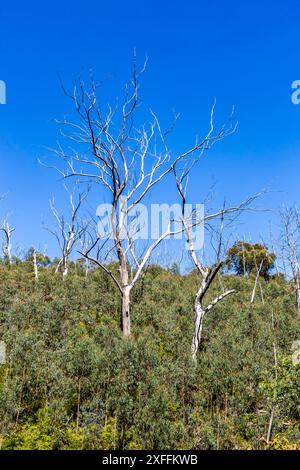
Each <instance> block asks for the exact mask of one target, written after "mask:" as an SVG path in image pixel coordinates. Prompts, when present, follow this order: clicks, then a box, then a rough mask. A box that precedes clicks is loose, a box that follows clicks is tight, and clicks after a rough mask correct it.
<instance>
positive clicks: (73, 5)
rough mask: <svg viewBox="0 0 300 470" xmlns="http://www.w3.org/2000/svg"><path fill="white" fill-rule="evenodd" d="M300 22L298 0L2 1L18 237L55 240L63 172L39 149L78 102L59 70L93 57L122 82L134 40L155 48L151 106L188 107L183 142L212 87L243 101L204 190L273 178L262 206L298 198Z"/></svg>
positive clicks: (203, 171) (2, 113)
mask: <svg viewBox="0 0 300 470" xmlns="http://www.w3.org/2000/svg"><path fill="white" fill-rule="evenodd" d="M299 27H300V2H299V0H285V1H280V2H279V1H278V2H274V1H269V0H261V1H257V0H251V1H250V0H249V1H241V0H239V1H238V0H226V1H221V0H211V1H209V2H207V1H201V0H197V1H196V0H186V1H184V2H182V1H177V0H173V1H166V0H160V1H157V0H154V1H151V2H142V1H136V0H135V1H133V0H127V1H126V2H124V1H122V2H121V1H120V0H117V1H114V2H113V1H111V2H104V1H102V0H98V1H96V0H93V1H91V0H85V1H84V2H81V1H76V2H74V1H66V0H60V1H57V0H52V1H51V2H47V1H44V2H40V1H32V0H28V1H26V2H23V1H22V2H21V1H16V0H10V1H9V2H8V1H7V2H1V6H0V53H1V55H0V59H1V60H0V80H4V81H5V82H6V84H7V104H6V105H5V106H0V129H1V131H0V158H1V171H0V193H3V192H8V193H9V195H8V197H7V200H6V202H5V203H4V204H1V207H0V215H3V214H4V213H5V212H8V211H11V212H12V215H11V221H12V223H13V224H14V226H15V227H16V235H15V240H16V243H17V244H18V245H19V246H20V247H28V246H30V245H32V244H35V245H37V246H40V247H41V248H43V247H44V244H45V243H48V242H49V246H50V252H51V249H52V248H51V243H50V238H49V235H48V234H47V233H46V232H45V231H43V229H42V227H41V220H42V219H43V218H44V219H45V220H48V217H49V215H48V213H49V209H48V199H49V197H50V196H51V195H52V194H53V193H54V194H55V193H56V192H57V191H58V188H59V187H60V183H59V181H58V177H57V175H56V174H55V173H53V172H51V171H50V170H46V169H45V168H42V167H40V166H39V165H38V164H37V162H36V160H37V158H38V157H43V155H45V151H44V150H43V146H51V145H53V144H54V142H55V139H56V137H57V131H58V129H57V127H56V126H55V124H53V122H52V120H53V119H54V118H57V117H62V116H63V115H64V113H66V112H68V111H69V110H70V103H69V102H68V100H67V99H66V98H65V97H64V96H63V94H62V92H61V89H60V86H59V82H58V78H57V74H58V73H59V74H61V76H62V77H63V79H64V81H65V83H66V84H67V85H71V84H72V82H73V81H74V80H75V79H76V78H77V76H78V75H80V74H81V73H85V72H86V71H87V70H88V69H89V68H90V67H92V68H93V70H94V75H95V76H96V77H97V78H99V79H102V78H106V77H108V76H110V77H112V82H114V85H115V86H116V88H117V87H118V85H119V84H121V83H123V82H124V81H126V80H127V78H128V77H129V74H130V66H131V55H132V50H133V48H134V47H136V48H137V53H138V56H139V57H141V58H143V57H144V55H145V54H147V56H148V57H149V66H148V70H147V73H146V74H145V75H144V78H143V97H144V101H145V105H146V106H151V107H152V108H153V109H154V110H155V111H156V113H157V114H158V115H159V116H160V118H161V120H162V121H163V122H166V123H167V122H168V119H169V117H170V116H171V112H172V109H173V108H175V109H176V110H177V111H179V112H180V113H181V118H180V122H179V124H178V127H177V130H176V132H175V134H174V140H173V143H172V145H173V147H174V149H176V148H177V147H178V148H181V147H182V146H184V145H185V144H188V143H189V142H191V141H193V139H194V135H195V134H196V133H198V134H199V133H200V132H201V130H203V131H205V130H206V128H207V123H208V115H209V110H210V106H211V104H212V102H213V99H214V97H216V99H217V116H218V117H219V118H220V119H222V118H224V117H226V115H227V113H228V112H229V110H230V108H231V105H233V104H234V105H235V108H236V116H237V118H238V120H239V128H238V130H237V132H236V134H235V135H234V136H231V137H230V138H229V139H228V140H226V141H225V142H223V143H221V144H220V145H218V146H217V147H215V149H214V150H213V152H212V153H210V155H208V156H207V158H206V159H205V160H203V162H202V164H201V165H200V166H199V167H198V169H197V172H196V174H195V176H194V182H193V191H194V193H193V198H194V200H195V199H197V200H199V199H201V198H202V197H203V196H205V193H206V191H207V190H208V188H209V187H210V186H211V185H212V184H213V183H216V192H217V195H216V197H217V198H218V197H222V196H226V197H227V199H228V200H232V201H238V200H240V199H241V198H243V197H245V196H247V195H248V194H250V193H253V192H255V191H257V190H259V189H261V188H263V187H265V186H267V185H268V186H270V187H271V188H272V189H273V190H274V191H275V192H274V193H273V194H272V195H271V196H270V195H269V196H267V197H266V198H265V201H264V202H263V203H261V205H264V206H265V207H271V208H275V207H277V206H278V205H279V204H280V203H281V202H286V203H294V202H297V201H298V202H299V182H298V180H299V174H300V158H299V150H300V105H299V106H295V105H293V104H292V103H291V83H292V82H293V81H294V80H296V79H300V60H299V59H300V48H299ZM109 86H110V85H109ZM100 202H101V201H100ZM269 218H271V215H270V217H269V215H266V214H264V215H261V216H259V215H258V216H257V217H255V218H253V217H250V219H249V221H248V225H249V224H250V225H249V226H245V227H244V228H243V229H241V230H243V231H244V232H247V233H248V232H251V233H252V237H253V238H255V237H257V236H258V233H259V232H260V231H261V232H263V233H266V232H267V231H268V228H267V220H268V219H269ZM246 225H247V223H246Z"/></svg>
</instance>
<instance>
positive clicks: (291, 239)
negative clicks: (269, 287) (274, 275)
mask: <svg viewBox="0 0 300 470" xmlns="http://www.w3.org/2000/svg"><path fill="white" fill-rule="evenodd" d="M280 218H281V251H282V258H283V259H282V261H283V263H284V268H285V269H284V270H285V273H286V276H288V277H289V278H290V279H291V280H292V283H293V287H294V291H295V296H296V306H297V310H298V315H299V316H300V269H299V259H300V214H299V210H298V209H297V207H286V206H283V207H282V208H281V211H280Z"/></svg>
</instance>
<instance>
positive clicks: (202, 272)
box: [174, 161, 259, 360]
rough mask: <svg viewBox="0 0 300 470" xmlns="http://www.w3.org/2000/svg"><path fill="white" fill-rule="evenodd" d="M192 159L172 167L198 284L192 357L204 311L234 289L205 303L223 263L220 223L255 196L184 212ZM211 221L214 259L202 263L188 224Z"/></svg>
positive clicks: (196, 351)
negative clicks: (203, 210)
mask: <svg viewBox="0 0 300 470" xmlns="http://www.w3.org/2000/svg"><path fill="white" fill-rule="evenodd" d="M195 163H196V161H192V162H190V163H188V164H187V165H186V166H185V167H184V168H183V169H181V170H179V171H177V170H176V168H175V169H174V175H175V180H176V186H177V190H178V194H179V196H180V199H181V206H182V211H181V222H182V225H183V230H184V233H185V237H186V241H187V245H188V250H189V254H190V257H191V259H192V262H193V264H194V266H195V268H196V272H197V274H198V275H199V288H198V290H197V292H196V294H195V299H194V315H195V317H194V318H195V320H194V333H193V339H192V348H191V349H192V358H193V359H194V360H195V359H196V355H197V353H198V350H199V346H200V343H201V339H202V330H203V320H204V318H205V316H206V314H207V313H208V312H210V311H211V310H212V309H213V308H214V307H215V306H216V305H217V304H218V303H219V302H221V301H223V300H224V299H225V298H226V297H228V296H229V295H231V294H234V293H235V289H227V290H226V289H223V292H222V293H220V294H219V295H218V296H216V297H215V298H214V299H213V300H211V301H210V302H208V303H205V299H206V297H207V293H208V291H209V290H210V288H211V286H212V284H213V281H214V280H215V278H216V277H217V275H218V274H219V273H220V270H221V269H222V267H223V266H224V264H225V260H223V259H222V244H223V230H224V223H228V224H230V223H231V222H232V220H235V219H236V218H237V216H238V215H239V214H240V213H241V212H243V211H245V210H249V209H250V208H251V204H252V202H253V201H254V200H255V199H256V198H257V197H258V196H259V194H256V195H254V196H251V197H249V198H247V199H246V200H245V201H243V202H241V203H240V204H238V205H236V206H233V207H226V206H225V204H224V205H223V207H222V209H221V210H219V211H216V212H214V213H207V214H204V215H199V214H197V212H188V211H187V210H186V208H187V204H186V192H187V186H188V179H189V175H190V170H191V168H192V167H193V166H194V165H195ZM215 221H220V227H219V230H218V233H217V230H216V229H215V228H214V229H213V233H214V234H216V233H217V235H218V237H217V238H218V243H217V248H216V260H215V262H214V263H213V264H212V266H206V265H205V264H204V263H203V261H202V259H201V254H200V253H199V250H197V249H196V248H195V244H194V241H193V236H192V233H191V232H192V228H193V227H194V226H195V225H199V224H203V225H206V226H207V227H206V228H208V229H211V228H212V227H211V225H212V224H213V222H215Z"/></svg>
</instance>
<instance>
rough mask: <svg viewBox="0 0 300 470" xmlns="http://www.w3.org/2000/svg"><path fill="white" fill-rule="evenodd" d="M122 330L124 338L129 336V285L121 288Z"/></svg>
mask: <svg viewBox="0 0 300 470" xmlns="http://www.w3.org/2000/svg"><path fill="white" fill-rule="evenodd" d="M122 332H123V337H124V338H125V339H127V338H130V335H131V325H130V287H129V286H126V287H124V289H123V290H122Z"/></svg>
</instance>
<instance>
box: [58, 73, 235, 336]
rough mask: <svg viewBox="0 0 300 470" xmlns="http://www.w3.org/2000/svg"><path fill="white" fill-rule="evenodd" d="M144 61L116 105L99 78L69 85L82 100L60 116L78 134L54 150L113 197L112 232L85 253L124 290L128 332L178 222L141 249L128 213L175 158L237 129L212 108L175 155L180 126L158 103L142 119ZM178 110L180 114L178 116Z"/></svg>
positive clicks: (70, 173) (67, 173)
mask: <svg viewBox="0 0 300 470" xmlns="http://www.w3.org/2000/svg"><path fill="white" fill-rule="evenodd" d="M145 66H146V64H144V66H143V67H142V69H141V70H140V71H137V68H136V66H135V64H134V67H133V75H132V79H131V82H130V84H129V85H126V86H125V91H124V98H123V100H122V103H121V104H119V103H118V102H117V103H116V105H115V106H113V107H111V106H108V107H107V108H104V107H103V106H102V105H101V104H100V99H99V97H98V87H97V85H96V83H95V82H94V81H93V80H91V82H90V85H89V86H88V87H86V85H85V83H84V82H83V81H82V80H80V81H79V84H78V86H77V87H75V88H74V91H73V93H72V94H68V93H67V92H66V91H65V93H66V94H67V95H68V96H69V98H71V100H72V102H73V104H74V106H75V111H76V115H77V119H76V120H75V121H70V120H68V119H64V120H63V121H59V123H60V125H61V126H62V134H63V136H64V137H67V138H68V139H69V140H70V141H71V142H72V150H65V149H64V148H63V147H62V146H59V148H58V149H56V150H55V154H56V155H57V156H58V157H59V158H60V159H62V160H63V161H64V162H65V164H66V166H65V168H64V169H60V168H56V169H57V170H58V171H59V173H60V174H61V175H62V176H63V177H64V178H65V179H69V178H72V177H73V178H76V179H80V180H81V181H84V182H89V183H94V186H95V187H96V188H99V192H98V194H99V195H100V196H101V198H102V200H103V198H106V200H109V201H110V203H111V207H112V210H111V213H110V222H111V223H110V226H111V227H110V228H111V233H110V234H109V235H108V233H107V234H106V235H107V237H106V239H105V235H104V234H103V233H102V234H101V236H97V237H95V240H93V242H92V243H91V244H90V248H89V249H88V250H86V252H84V253H82V254H83V256H84V257H86V259H88V260H89V261H91V262H92V263H94V264H95V265H97V266H99V267H100V268H101V269H103V271H105V273H107V275H109V276H110V277H111V279H112V280H113V282H114V284H115V285H116V287H117V289H118V291H119V293H120V296H121V318H122V331H123V335H124V337H125V338H128V337H130V334H131V318H130V302H131V292H132V289H133V288H134V286H135V285H136V283H137V281H138V280H139V279H140V277H141V275H142V273H143V272H144V269H145V267H146V265H147V263H148V262H149V260H150V257H151V255H152V253H153V251H154V250H155V249H156V247H157V246H158V245H159V244H160V243H161V242H162V241H163V240H165V239H166V238H167V237H169V236H170V235H171V234H172V229H171V228H170V226H168V228H167V229H166V230H164V231H163V233H161V234H160V235H159V236H157V237H156V239H154V240H153V239H152V240H151V241H150V240H149V241H148V244H147V246H146V247H143V249H142V250H141V247H140V245H139V244H138V243H136V238H137V237H136V236H135V235H134V234H133V233H132V230H131V229H129V227H128V224H127V222H126V221H127V220H128V218H130V217H132V215H133V214H136V213H137V212H138V210H139V208H140V206H141V204H143V203H146V201H147V200H148V197H149V195H150V191H151V190H153V189H154V188H155V187H157V186H158V185H159V184H161V183H164V182H165V180H166V178H167V177H168V175H170V174H171V173H172V171H173V169H174V167H175V165H177V164H178V163H179V162H180V161H183V160H186V159H188V158H189V157H193V156H195V155H197V154H202V153H203V152H204V151H206V150H208V149H210V148H211V147H212V146H213V145H214V143H216V142H217V141H219V140H221V139H223V138H224V137H225V136H227V135H229V134H231V133H232V132H233V131H234V128H233V126H232V124H231V122H229V123H226V125H223V126H222V127H221V128H220V129H218V130H217V131H215V129H214V119H213V111H212V113H211V120H210V126H209V130H208V132H207V133H206V134H205V136H204V137H203V138H202V139H200V140H197V139H196V141H195V143H194V144H193V145H191V146H190V147H189V148H188V149H187V150H185V151H184V152H182V153H179V154H177V155H173V154H172V153H171V152H170V151H169V150H168V147H167V144H166V140H167V138H168V135H169V134H170V130H171V129H172V128H173V126H171V128H170V129H168V130H166V131H163V130H162V128H161V125H160V122H159V120H158V118H157V116H156V115H155V114H154V113H153V112H152V111H150V122H149V123H148V124H141V125H139V121H140V120H139V119H138V118H137V110H138V109H140V105H141V101H140V96H139V78H140V76H141V73H142V72H143V71H144V69H145ZM177 117H178V116H175V118H174V122H175V121H176V119H177ZM142 118H143V117H142ZM138 230H139V228H137V231H138ZM107 240H108V241H107ZM104 246H105V247H108V246H109V250H108V251H109V253H110V254H111V255H112V256H113V257H114V259H116V260H117V262H118V266H119V269H118V273H117V274H116V273H114V272H113V271H112V270H111V269H110V268H109V266H108V263H106V262H105V259H106V255H105V256H103V247H104ZM100 248H102V249H100ZM95 253H96V254H95ZM132 267H134V270H133V269H132ZM131 273H133V275H132V276H131Z"/></svg>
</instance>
